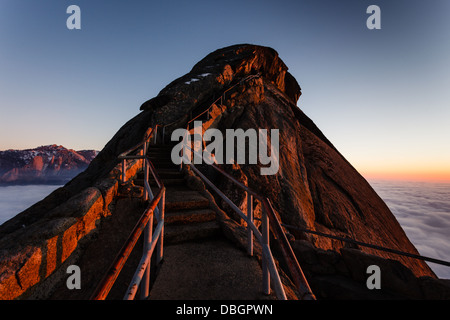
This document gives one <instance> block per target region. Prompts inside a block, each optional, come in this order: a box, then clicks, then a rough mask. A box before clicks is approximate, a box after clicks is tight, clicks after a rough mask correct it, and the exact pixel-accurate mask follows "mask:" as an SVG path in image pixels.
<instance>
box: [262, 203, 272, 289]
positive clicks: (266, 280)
mask: <svg viewBox="0 0 450 320" xmlns="http://www.w3.org/2000/svg"><path fill="white" fill-rule="evenodd" d="M261 218H262V232H261V234H262V244H263V245H267V247H268V248H270V246H269V231H270V228H269V216H268V215H267V212H266V209H265V208H264V209H263V210H262V217H261ZM267 259H269V257H267V256H266V255H265V254H264V251H263V255H262V272H263V292H264V294H266V295H269V294H270V273H269V262H268V261H267Z"/></svg>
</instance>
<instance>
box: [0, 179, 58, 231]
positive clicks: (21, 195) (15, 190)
mask: <svg viewBox="0 0 450 320" xmlns="http://www.w3.org/2000/svg"><path fill="white" fill-rule="evenodd" d="M59 187H60V186H58V185H24V186H22V185H17V186H1V187H0V225H1V224H2V223H4V222H5V221H7V220H9V219H11V218H12V217H14V216H15V215H16V214H18V213H20V212H22V211H23V210H25V209H27V208H29V207H30V206H32V205H33V204H35V203H36V202H38V201H40V200H42V199H44V198H45V197H46V196H48V195H49V194H50V193H51V192H52V191H54V190H56V189H57V188H59Z"/></svg>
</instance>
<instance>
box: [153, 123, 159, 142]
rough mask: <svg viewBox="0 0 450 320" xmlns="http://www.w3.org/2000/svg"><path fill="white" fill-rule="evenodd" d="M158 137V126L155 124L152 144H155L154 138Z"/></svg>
mask: <svg viewBox="0 0 450 320" xmlns="http://www.w3.org/2000/svg"><path fill="white" fill-rule="evenodd" d="M157 137H158V126H155V138H154V141H153V143H154V144H156V142H157V141H156V138H157Z"/></svg>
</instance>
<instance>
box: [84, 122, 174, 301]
mask: <svg viewBox="0 0 450 320" xmlns="http://www.w3.org/2000/svg"><path fill="white" fill-rule="evenodd" d="M156 133H157V126H155V128H149V129H148V130H147V131H146V133H145V135H144V139H143V141H142V142H141V143H139V144H138V145H136V146H134V147H132V148H130V149H129V150H127V151H125V152H123V153H122V154H120V156H119V159H121V160H122V170H123V171H122V182H125V181H126V161H127V160H129V159H142V160H143V169H144V175H145V178H144V191H145V192H144V200H145V201H147V200H148V198H149V196H150V199H149V205H148V207H147V208H146V210H145V211H144V213H143V214H142V216H141V217H140V219H139V221H138V222H137V223H136V225H135V227H134V228H133V230H132V232H131V233H130V235H129V237H128V239H127V241H126V242H125V244H124V245H123V247H122V248H121V250H120V251H119V253H118V255H117V256H116V258H115V259H114V262H113V263H112V265H111V266H110V268H109V269H108V272H107V273H106V274H105V276H104V277H103V279H102V281H101V282H100V284H99V285H98V287H97V288H96V290H95V292H94V294H93V295H92V297H91V299H92V300H104V299H106V297H107V295H108V293H109V292H110V290H111V288H112V286H113V285H114V282H115V281H116V279H117V277H118V276H119V273H120V272H121V270H122V268H123V266H124V265H125V262H126V261H127V259H128V257H129V256H130V254H131V252H132V250H133V249H134V247H135V245H136V242H137V241H138V239H139V237H140V236H141V234H142V232H143V231H144V249H143V254H142V258H141V260H140V262H139V265H138V267H137V269H136V271H135V273H134V276H133V279H132V281H131V283H130V285H129V286H128V289H127V292H126V294H125V296H124V299H127V300H130V299H134V297H135V295H136V292H137V289H138V287H139V285H140V287H141V296H140V297H141V299H145V298H147V297H148V295H149V289H150V261H151V257H152V254H153V252H154V249H155V248H157V251H158V252H157V261H156V263H160V262H161V260H162V258H163V241H164V207H165V192H166V188H165V187H164V184H163V182H162V180H161V179H160V178H159V176H158V174H157V172H156V170H155V167H154V166H153V163H152V162H151V161H150V159H149V158H148V157H147V155H146V154H147V148H148V143H149V142H150V139H151V138H152V134H154V136H155V142H156ZM141 147H142V150H140V151H139V153H141V154H140V155H129V154H130V153H131V152H133V151H135V150H137V149H139V148H141ZM149 170H150V171H151V173H152V175H153V178H154V180H155V181H156V183H157V185H158V188H159V189H158V191H157V193H156V196H153V193H152V190H151V188H150V185H149V183H148V178H149ZM154 213H156V214H155V217H156V219H157V222H158V224H157V225H156V227H155V230H154V231H153V215H154ZM142 280H144V281H142Z"/></svg>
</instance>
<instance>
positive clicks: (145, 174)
mask: <svg viewBox="0 0 450 320" xmlns="http://www.w3.org/2000/svg"><path fill="white" fill-rule="evenodd" d="M142 161H144V201H147V200H148V190H147V187H146V186H145V182H147V183H148V175H149V174H148V170H149V168H148V163H147V159H145V158H144V159H143V160H142Z"/></svg>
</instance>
